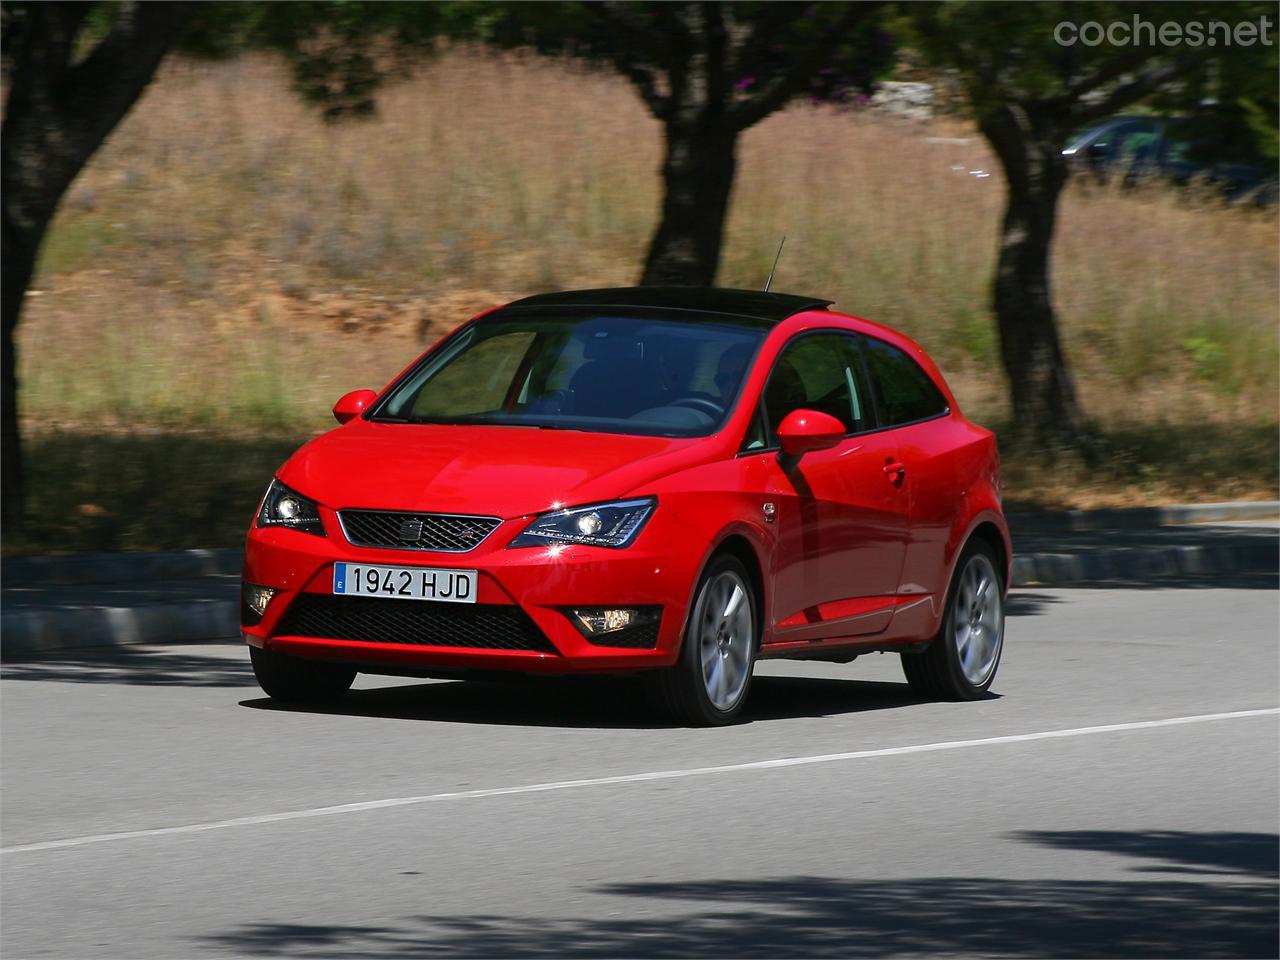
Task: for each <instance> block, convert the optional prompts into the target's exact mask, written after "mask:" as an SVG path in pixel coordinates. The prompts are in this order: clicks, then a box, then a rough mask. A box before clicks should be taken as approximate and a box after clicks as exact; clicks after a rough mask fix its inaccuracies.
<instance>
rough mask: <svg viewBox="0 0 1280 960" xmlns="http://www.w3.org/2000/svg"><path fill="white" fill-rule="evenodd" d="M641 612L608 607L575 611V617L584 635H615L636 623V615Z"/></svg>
mask: <svg viewBox="0 0 1280 960" xmlns="http://www.w3.org/2000/svg"><path fill="white" fill-rule="evenodd" d="M638 612H639V611H636V610H631V609H629V608H625V607H623V608H617V609H613V608H607V607H586V608H583V609H579V610H574V611H573V615H574V616H575V617H577V618H578V623H580V624H581V625H582V626H581V629H582V631H583V633H587V634H590V635H592V636H595V635H599V634H601V633H614V632H616V631H618V630H625V629H627V627H629V626H631V625H632V624H633V623H635V621H636V614H637V613H638Z"/></svg>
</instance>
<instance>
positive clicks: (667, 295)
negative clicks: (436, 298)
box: [491, 287, 831, 323]
mask: <svg viewBox="0 0 1280 960" xmlns="http://www.w3.org/2000/svg"><path fill="white" fill-rule="evenodd" d="M830 303H831V301H830V300H819V299H817V298H815V297H797V296H795V295H793V294H790V293H762V292H761V291H759V290H726V289H722V288H719V287H613V288H609V289H604V290H566V291H565V292H563V293H540V294H537V295H536V296H532V297H525V298H524V299H523V300H517V301H515V302H514V303H511V304H508V305H507V306H506V307H505V308H503V310H499V311H496V313H503V312H505V311H506V310H509V309H513V308H515V307H643V308H647V309H653V310H680V311H684V312H695V313H718V314H722V315H728V316H736V317H751V318H753V319H756V320H767V321H770V322H772V323H777V322H778V321H780V320H785V319H787V317H789V316H792V315H793V314H796V313H800V312H801V311H802V310H820V309H822V308H824V307H826V306H827V305H828V304H830ZM492 315H493V314H491V316H492Z"/></svg>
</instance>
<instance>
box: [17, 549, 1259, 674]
mask: <svg viewBox="0 0 1280 960" xmlns="http://www.w3.org/2000/svg"><path fill="white" fill-rule="evenodd" d="M1278 569H1280V555H1278V551H1277V549H1276V547H1275V546H1274V545H1269V544H1259V543H1246V544H1230V545H1222V546H1186V545H1180V546H1169V547H1158V548H1152V547H1136V548H1135V547H1115V548H1099V549H1094V550H1085V551H1081V552H1079V553H1043V552H1042V553H1028V554H1021V555H1019V556H1016V557H1015V558H1014V562H1013V586H1015V587H1026V586H1042V587H1048V586H1062V585H1065V584H1072V583H1089V582H1100V581H1111V582H1124V581H1126V580H1128V581H1132V580H1145V579H1147V578H1150V577H1161V576H1189V577H1205V576H1210V575H1222V574H1228V573H1276V572H1277V570H1278ZM1277 585H1278V586H1280V582H1278V584H1277ZM239 617H240V611H239V603H238V601H236V600H227V599H200V600H183V601H168V602H165V601H162V602H155V601H152V602H149V603H143V604H139V605H137V606H132V607H129V606H99V607H80V608H76V609H61V610H59V609H35V610H31V609H28V610H10V611H5V612H4V613H3V614H2V615H0V633H2V634H3V638H4V639H3V643H2V644H0V661H4V662H6V663H12V662H16V661H20V660H26V659H31V658H33V657H39V656H40V655H42V654H50V653H56V652H60V651H69V650H76V649H79V648H82V647H98V648H101V647H116V646H128V645H132V644H147V643H152V644H162V643H165V644H167V643H199V642H209V641H222V640H227V641H231V640H238V639H239V636H240V626H239Z"/></svg>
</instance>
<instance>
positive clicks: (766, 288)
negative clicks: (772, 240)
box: [764, 233, 787, 293]
mask: <svg viewBox="0 0 1280 960" xmlns="http://www.w3.org/2000/svg"><path fill="white" fill-rule="evenodd" d="M786 242H787V235H786V234H785V233H784V234H783V235H782V242H781V243H779V244H778V252H777V254H776V255H775V256H774V258H773V266H772V267H770V268H769V279H768V280H766V281H765V282H764V292H765V293H768V292H769V288H770V287H771V286H773V271H775V270H777V269H778V261H779V260H781V259H782V248H783V246H785V245H786Z"/></svg>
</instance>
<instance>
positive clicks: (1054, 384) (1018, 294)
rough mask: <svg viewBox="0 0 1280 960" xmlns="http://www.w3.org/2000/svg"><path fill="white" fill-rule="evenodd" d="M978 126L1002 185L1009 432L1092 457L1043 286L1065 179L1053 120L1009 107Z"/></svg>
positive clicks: (1001, 306) (999, 319)
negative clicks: (1005, 196) (998, 167)
mask: <svg viewBox="0 0 1280 960" xmlns="http://www.w3.org/2000/svg"><path fill="white" fill-rule="evenodd" d="M979 126H980V127H981V129H982V132H983V134H984V135H985V136H986V137H987V139H988V140H989V141H990V143H991V145H992V147H993V148H994V149H995V152H996V154H997V156H998V157H999V159H1000V162H1001V166H1002V167H1003V168H1004V174H1005V181H1006V184H1007V186H1008V201H1007V205H1006V207H1005V213H1004V220H1003V222H1002V224H1001V228H1000V248H999V256H998V260H997V264H996V275H995V283H994V290H993V306H994V312H995V317H996V327H997V329H998V331H999V334H1000V354H1001V360H1002V362H1003V364H1004V371H1005V375H1006V376H1007V377H1008V380H1009V389H1010V397H1011V400H1012V405H1013V434H1014V437H1015V438H1016V439H1021V440H1023V441H1027V442H1031V443H1034V444H1036V445H1038V446H1040V447H1041V448H1042V449H1043V450H1044V451H1045V452H1046V453H1047V454H1048V455H1050V456H1052V455H1054V454H1056V453H1057V452H1058V451H1060V450H1062V449H1063V448H1067V449H1071V450H1074V451H1076V452H1078V453H1080V454H1082V455H1084V456H1085V458H1086V459H1093V458H1094V457H1095V456H1096V453H1097V441H1096V438H1095V437H1094V436H1093V434H1092V433H1091V431H1090V429H1089V427H1088V425H1087V423H1086V420H1085V417H1084V414H1083V412H1082V410H1081V408H1080V403H1079V401H1078V400H1077V398H1076V389H1075V382H1074V380H1073V378H1072V376H1071V371H1070V369H1069V368H1068V366H1067V360H1066V357H1065V356H1064V355H1063V352H1062V343H1061V340H1060V338H1059V336H1058V322H1057V317H1056V315H1055V313H1054V310H1053V298H1052V290H1051V286H1050V244H1051V242H1052V240H1053V231H1054V225H1055V222H1056V218H1057V208H1058V198H1059V196H1060V194H1061V192H1062V188H1063V186H1064V185H1065V183H1066V179H1067V167H1066V164H1065V162H1064V161H1063V159H1062V156H1061V153H1060V152H1059V151H1060V145H1061V143H1062V136H1061V135H1060V131H1058V130H1057V129H1056V125H1054V124H1051V123H1047V122H1045V121H1044V120H1042V119H1041V118H1037V117H1028V116H1027V114H1026V112H1025V111H1022V110H1019V111H1018V112H1017V113H1015V112H1014V110H1013V109H1009V108H1001V109H1000V110H999V111H995V112H993V113H991V114H987V115H984V116H982V117H981V118H980V123H979Z"/></svg>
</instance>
